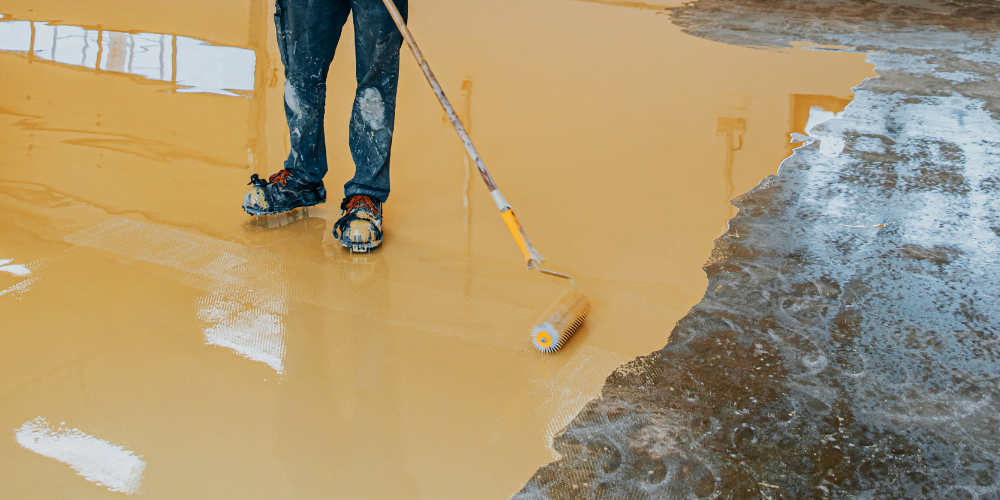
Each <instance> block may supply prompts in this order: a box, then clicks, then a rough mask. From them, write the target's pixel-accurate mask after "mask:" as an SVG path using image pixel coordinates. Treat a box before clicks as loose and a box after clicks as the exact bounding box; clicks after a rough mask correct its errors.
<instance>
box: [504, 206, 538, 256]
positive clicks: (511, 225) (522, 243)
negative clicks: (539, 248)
mask: <svg viewBox="0 0 1000 500" xmlns="http://www.w3.org/2000/svg"><path fill="white" fill-rule="evenodd" d="M500 215H502V216H503V221H504V222H506V223H507V229H510V234H512V235H513V236H514V240H515V241H517V246H519V247H521V253H523V254H524V262H525V263H529V262H531V259H532V255H531V250H529V249H528V245H530V243H528V237H527V236H526V235H525V234H524V228H523V227H521V223H520V222H518V221H517V217H515V216H514V211H513V210H509V209H508V210H504V211H503V212H502V213H501V214H500Z"/></svg>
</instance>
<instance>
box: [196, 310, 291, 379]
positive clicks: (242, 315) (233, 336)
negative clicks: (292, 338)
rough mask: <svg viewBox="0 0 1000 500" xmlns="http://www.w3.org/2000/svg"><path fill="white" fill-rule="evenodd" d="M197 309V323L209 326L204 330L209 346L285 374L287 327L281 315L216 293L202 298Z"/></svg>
mask: <svg viewBox="0 0 1000 500" xmlns="http://www.w3.org/2000/svg"><path fill="white" fill-rule="evenodd" d="M195 307H196V308H197V309H198V319H200V320H202V321H204V322H205V323H206V324H207V325H208V326H206V327H205V330H204V333H205V343H206V344H208V345H217V346H221V347H226V348H228V349H231V350H232V351H233V352H235V353H237V354H239V355H240V356H243V357H245V358H247V359H251V360H253V361H259V362H261V363H264V364H266V365H268V366H270V367H271V368H273V369H274V371H276V372H278V374H282V373H284V371H285V366H284V359H285V325H284V324H282V323H281V314H280V311H279V312H271V311H268V310H267V309H264V308H262V307H258V306H254V305H253V304H244V303H243V302H240V301H238V300H235V299H233V298H230V297H226V296H225V295H222V294H217V293H212V294H208V295H205V296H203V297H202V298H201V299H199V300H198V301H197V302H196V303H195Z"/></svg>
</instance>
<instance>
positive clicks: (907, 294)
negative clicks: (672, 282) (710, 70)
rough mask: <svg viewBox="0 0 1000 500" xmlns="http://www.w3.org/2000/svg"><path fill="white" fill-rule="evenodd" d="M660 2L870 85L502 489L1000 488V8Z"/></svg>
mask: <svg viewBox="0 0 1000 500" xmlns="http://www.w3.org/2000/svg"><path fill="white" fill-rule="evenodd" d="M669 14H670V16H671V17H672V20H673V22H674V23H677V24H679V25H681V26H682V27H683V28H684V29H685V31H686V32H687V33H689V34H692V35H695V36H698V37H703V38H707V39H711V40H716V41H720V42H725V43H728V44H738V45H751V46H759V47H761V48H762V50H772V49H768V48H767V47H769V46H771V47H773V46H787V44H788V43H789V42H802V41H806V42H810V43H813V44H820V45H823V47H817V49H816V50H857V51H864V52H868V53H869V54H870V56H869V57H870V61H871V62H873V63H874V64H875V65H876V71H877V72H878V73H879V74H880V75H881V76H880V77H878V78H875V79H869V80H866V81H865V82H864V83H862V84H861V85H859V86H858V87H856V88H855V89H854V91H855V100H854V101H853V102H852V103H851V104H849V105H848V106H847V108H846V110H845V111H844V112H843V113H841V114H839V115H837V116H836V118H834V119H831V120H829V121H826V122H825V123H824V124H822V125H819V126H816V127H814V128H813V129H812V130H811V132H810V133H809V136H810V137H801V136H797V139H799V140H803V141H804V142H805V144H804V145H803V146H802V147H800V148H798V149H796V150H795V153H794V154H793V156H791V157H790V158H788V159H787V160H785V161H784V162H783V164H782V166H781V169H780V171H779V173H778V175H777V176H770V177H768V178H767V179H765V180H764V181H763V182H762V183H761V184H760V185H759V186H758V187H756V188H754V189H753V190H751V191H750V192H749V193H747V194H745V195H744V196H742V197H740V198H738V199H737V200H736V201H735V202H734V204H735V205H736V206H737V207H738V208H739V209H740V211H739V213H738V215H736V217H735V218H734V219H732V220H731V222H730V227H729V229H728V231H727V232H726V233H725V234H724V235H723V236H722V237H721V238H719V239H718V240H717V241H716V245H715V249H714V251H713V254H712V257H711V259H710V260H709V262H708V264H707V265H706V267H705V270H706V272H707V274H708V278H709V286H708V289H707V292H706V294H705V296H704V298H703V300H702V301H701V302H700V303H699V304H698V305H697V306H695V307H694V308H693V309H692V310H691V311H690V312H689V314H688V315H687V316H685V317H684V318H683V319H682V320H681V321H680V322H679V323H678V324H677V325H676V327H675V328H674V329H673V331H672V332H671V335H670V338H669V341H668V344H667V345H666V347H664V348H663V349H662V350H660V351H657V352H654V353H652V354H650V355H648V356H642V357H639V358H638V359H636V360H634V361H632V362H630V363H628V364H626V365H624V366H622V367H620V368H619V369H618V370H616V371H615V372H614V373H613V374H612V375H611V376H610V377H609V378H608V380H607V381H606V384H605V386H604V388H603V391H602V396H601V397H600V398H599V399H597V400H594V401H592V402H590V403H589V404H588V405H587V406H586V407H585V408H584V410H583V411H582V412H581V413H580V414H579V415H578V416H577V417H576V419H575V420H573V421H572V422H571V424H570V425H569V426H568V427H566V428H565V429H563V430H562V431H561V432H560V433H559V434H557V436H556V438H555V442H554V446H555V449H556V450H557V451H558V452H559V453H560V454H561V456H562V458H561V459H560V460H558V461H556V462H553V463H552V464H550V465H548V466H546V467H543V468H541V469H540V470H539V471H538V472H537V473H536V474H535V475H534V476H533V477H532V478H531V479H530V481H528V483H527V484H526V485H525V487H524V488H523V489H522V490H521V492H520V493H519V494H518V495H517V496H515V498H518V499H522V500H528V499H548V498H551V499H568V498H572V499H644V498H948V499H982V500H987V499H996V498H1000V496H998V490H1000V455H998V449H1000V417H998V413H997V408H998V407H1000V386H998V383H1000V376H998V367H1000V364H998V356H1000V344H998V335H1000V327H998V324H1000V299H998V298H1000V287H998V285H997V283H998V281H1000V268H998V256H1000V202H998V201H997V196H998V195H1000V167H998V163H1000V160H998V159H1000V123H998V121H997V120H998V119H1000V84H998V73H1000V45H998V39H997V37H998V36H997V30H996V29H997V27H998V23H1000V4H998V3H997V2H801V1H796V2H782V1H746V0H737V1H731V0H700V1H698V2H696V3H692V4H688V5H686V6H684V7H682V8H678V9H675V10H672V11H669ZM650 230H654V231H655V228H650Z"/></svg>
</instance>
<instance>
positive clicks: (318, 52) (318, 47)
mask: <svg viewBox="0 0 1000 500" xmlns="http://www.w3.org/2000/svg"><path fill="white" fill-rule="evenodd" d="M350 11H351V5H350V2H349V0H277V1H276V2H275V14H274V23H275V26H276V27H277V31H278V49H279V51H280V52H281V62H282V64H284V65H285V117H286V118H287V119H288V132H289V139H290V142H291V151H290V152H289V154H288V159H287V160H285V168H286V169H290V170H292V171H293V172H294V173H295V174H296V175H299V174H301V175H302V176H303V180H305V181H307V182H320V181H321V180H322V179H323V176H324V175H326V170H327V165H326V139H325V137H324V133H323V115H324V111H325V103H326V76H327V73H328V72H329V69H330V62H331V61H333V54H334V52H335V51H336V50H337V42H338V41H339V40H340V33H341V30H342V29H343V27H344V23H345V22H347V16H348V14H350Z"/></svg>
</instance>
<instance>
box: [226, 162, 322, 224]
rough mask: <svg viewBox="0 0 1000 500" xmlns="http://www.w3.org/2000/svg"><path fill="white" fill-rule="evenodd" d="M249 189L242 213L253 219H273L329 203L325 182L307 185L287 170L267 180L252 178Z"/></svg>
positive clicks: (298, 175)
mask: <svg viewBox="0 0 1000 500" xmlns="http://www.w3.org/2000/svg"><path fill="white" fill-rule="evenodd" d="M247 185H248V186H250V187H249V188H247V193H246V194H245V195H243V210H244V211H245V212H246V213H248V214H250V215H273V214H280V213H283V212H288V211H290V210H295V209H296V208H299V207H311V206H313V205H319V204H320V203H323V202H325V201H326V188H325V187H323V181H320V182H307V181H304V180H302V178H301V174H297V173H296V172H294V171H292V170H288V169H281V170H280V171H278V173H276V174H274V175H272V176H271V177H268V179H267V180H266V181H265V180H264V179H261V178H260V177H259V176H257V174H253V175H252V176H250V184H247Z"/></svg>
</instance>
